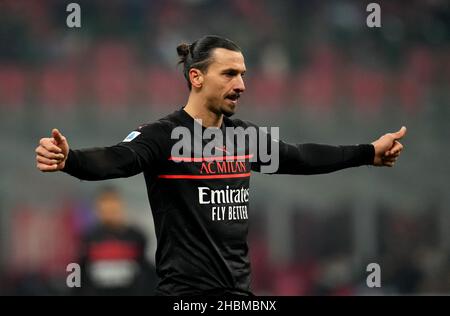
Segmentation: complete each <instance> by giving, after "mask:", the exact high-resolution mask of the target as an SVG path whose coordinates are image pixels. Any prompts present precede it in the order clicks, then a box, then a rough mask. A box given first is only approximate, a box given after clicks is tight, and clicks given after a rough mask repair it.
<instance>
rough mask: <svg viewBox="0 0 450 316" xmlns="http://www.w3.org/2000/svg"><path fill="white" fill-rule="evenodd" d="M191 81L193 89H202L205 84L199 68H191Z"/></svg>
mask: <svg viewBox="0 0 450 316" xmlns="http://www.w3.org/2000/svg"><path fill="white" fill-rule="evenodd" d="M189 80H190V81H191V85H192V87H193V88H201V87H202V84H203V80H204V77H203V73H202V72H201V70H199V69H197V68H191V69H190V70H189Z"/></svg>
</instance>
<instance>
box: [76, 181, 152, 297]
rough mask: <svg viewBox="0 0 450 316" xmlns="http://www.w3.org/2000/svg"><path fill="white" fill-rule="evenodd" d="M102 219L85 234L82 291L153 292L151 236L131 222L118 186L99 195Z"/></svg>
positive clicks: (79, 289) (81, 252)
mask: <svg viewBox="0 0 450 316" xmlns="http://www.w3.org/2000/svg"><path fill="white" fill-rule="evenodd" d="M95 210H96V215H97V219H98V222H97V223H96V225H95V226H94V227H92V228H91V229H90V230H89V231H88V232H87V234H85V235H84V236H83V240H82V243H81V249H80V250H81V251H80V264H81V273H82V286H81V287H80V288H75V290H76V292H75V294H79V295H150V294H153V291H154V287H155V286H156V276H155V275H154V268H153V266H152V265H151V264H150V262H148V260H147V259H146V257H145V251H146V248H147V238H146V237H145V236H144V235H143V234H142V233H141V232H140V231H139V230H137V229H136V228H134V227H133V226H131V225H130V224H129V223H127V220H126V216H125V210H124V205H123V201H122V198H121V196H120V194H119V192H118V191H117V190H115V189H114V188H112V187H109V186H108V187H104V188H102V189H101V191H100V192H99V193H98V194H97V196H96V199H95Z"/></svg>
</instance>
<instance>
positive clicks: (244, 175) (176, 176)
mask: <svg viewBox="0 0 450 316" xmlns="http://www.w3.org/2000/svg"><path fill="white" fill-rule="evenodd" d="M248 177H250V172H249V173H235V174H219V175H189V174H160V175H159V176H158V178H161V179H231V178H248Z"/></svg>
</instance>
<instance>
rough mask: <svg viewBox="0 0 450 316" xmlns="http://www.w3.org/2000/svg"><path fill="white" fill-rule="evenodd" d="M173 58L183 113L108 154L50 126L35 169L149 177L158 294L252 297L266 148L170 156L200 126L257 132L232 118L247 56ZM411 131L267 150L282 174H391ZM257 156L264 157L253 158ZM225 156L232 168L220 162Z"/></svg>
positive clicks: (215, 49)
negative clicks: (252, 196) (258, 186)
mask: <svg viewBox="0 0 450 316" xmlns="http://www.w3.org/2000/svg"><path fill="white" fill-rule="evenodd" d="M177 53H178V55H179V57H180V64H182V65H183V74H184V77H185V79H186V81H187V84H188V88H189V91H190V93H189V98H188V100H187V103H186V105H185V106H184V107H182V108H181V109H179V110H177V111H175V112H174V113H172V114H170V115H168V116H166V117H164V118H162V119H160V120H158V121H156V122H153V123H150V124H144V125H141V126H140V127H139V128H137V129H136V130H135V131H133V132H131V133H130V134H129V135H128V136H127V137H126V138H125V139H124V140H123V141H122V142H121V143H119V144H117V145H115V146H110V147H103V148H90V149H84V150H72V149H69V144H68V141H67V139H66V138H65V137H64V136H63V135H62V134H61V133H60V132H59V131H58V130H57V129H53V130H52V136H51V137H49V138H42V139H41V140H40V144H39V146H38V147H37V148H36V154H37V156H36V162H37V168H38V169H39V170H41V171H43V172H53V171H60V170H61V171H64V172H66V173H68V174H70V175H72V176H74V177H77V178H79V179H83V180H91V181H95V180H105V179H113V178H122V177H130V176H134V175H137V174H139V173H141V172H144V176H145V180H146V185H147V192H148V197H149V201H150V204H151V207H152V212H153V216H154V219H155V230H156V235H157V240H158V245H157V252H156V269H157V272H158V276H159V277H160V282H159V284H158V287H157V292H156V293H157V294H158V295H193V294H196V295H208V294H210V295H227V294H228V295H229V294H238V295H252V292H251V289H250V279H251V276H250V262H249V258H248V245H247V232H248V213H247V209H248V202H249V185H250V173H251V171H257V172H260V171H261V170H264V169H262V168H264V164H265V163H266V162H267V161H262V160H263V159H261V149H260V150H255V151H254V152H253V151H251V150H254V149H255V148H251V147H253V146H251V145H250V144H249V140H248V139H246V140H245V141H246V143H245V145H244V146H242V148H236V146H234V147H233V148H230V147H231V146H230V147H225V146H223V144H227V145H228V143H227V142H226V140H225V141H223V139H221V141H222V142H221V144H222V146H220V147H218V146H216V147H215V150H214V152H215V154H213V156H212V157H205V158H202V157H197V156H196V154H198V152H197V150H196V148H195V147H197V146H195V145H194V146H193V147H190V148H188V149H187V151H188V152H184V154H189V157H188V158H186V157H175V156H173V155H172V149H173V148H174V146H175V145H176V144H177V139H174V137H173V136H172V134H173V131H174V130H175V128H177V127H182V128H183V130H186V129H187V130H188V131H189V132H190V133H192V134H194V137H195V134H196V132H195V130H198V129H200V131H203V130H204V129H209V131H211V130H219V129H220V130H221V133H222V136H223V135H226V134H227V133H226V130H227V129H228V128H236V129H238V128H244V129H246V128H250V127H255V126H254V125H253V124H251V123H248V122H245V121H241V120H238V119H231V118H230V117H231V116H232V115H234V113H235V112H236V110H237V108H238V100H239V98H240V97H241V95H242V94H243V93H244V91H245V85H244V79H243V76H244V74H245V72H246V67H245V63H244V56H243V54H242V52H241V49H240V48H239V47H238V46H237V45H236V44H235V43H233V42H232V41H230V40H228V39H225V38H223V37H219V36H204V37H202V38H200V39H198V40H197V41H195V42H193V43H192V44H186V43H183V44H180V45H179V46H178V47H177ZM199 120H201V121H199ZM192 134H191V136H192ZM405 134H406V128H405V127H403V128H402V129H401V130H399V131H398V132H395V133H388V134H386V135H384V136H382V137H380V138H379V139H377V140H376V141H374V142H372V143H371V144H360V145H347V146H332V145H322V144H288V143H285V142H282V141H278V140H276V139H272V138H271V137H270V135H269V137H268V139H267V143H268V146H267V147H268V148H267V149H270V150H273V149H274V148H277V149H278V148H279V150H278V151H277V154H278V156H279V157H278V161H279V167H278V169H277V171H275V172H274V173H277V174H297V175H299V174H304V175H310V174H323V173H330V172H333V171H337V170H341V169H345V168H350V167H358V166H363V165H375V166H388V167H392V166H394V164H395V162H396V160H397V158H398V157H399V155H400V153H401V151H402V149H403V145H402V144H401V143H400V142H399V140H400V139H401V138H402V137H403V136H404V135H405ZM191 136H189V137H191ZM200 136H201V135H200ZM235 136H236V135H235ZM219 138H220V137H219ZM203 141H205V139H202V140H201V143H200V144H201V145H200V146H201V147H203V146H204V147H205V148H206V147H207V146H208V145H209V142H206V145H205V143H203ZM215 141H217V139H215ZM258 141H261V139H258V140H257V143H258ZM263 141H266V140H263ZM195 142H196V141H195V140H194V143H195ZM189 144H190V146H192V145H193V144H192V143H191V142H190V141H189ZM258 147H260V148H261V147H264V146H263V145H260V144H258ZM201 149H202V150H203V148H201ZM258 153H259V155H258ZM192 154H193V155H194V156H192ZM253 156H255V157H257V158H258V159H256V161H250V157H253ZM224 157H225V160H227V164H226V165H224V164H222V163H220V161H223V160H224ZM205 159H206V160H205ZM238 160H240V161H238ZM229 164H232V167H229ZM221 196H222V197H223V198H222V199H221ZM225 197H226V198H225ZM226 211H228V212H227V213H225V212H226ZM219 212H220V214H219Z"/></svg>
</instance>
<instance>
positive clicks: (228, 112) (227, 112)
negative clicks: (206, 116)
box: [222, 108, 236, 117]
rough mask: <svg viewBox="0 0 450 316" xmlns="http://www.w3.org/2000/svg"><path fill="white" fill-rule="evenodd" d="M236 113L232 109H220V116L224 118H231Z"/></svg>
mask: <svg viewBox="0 0 450 316" xmlns="http://www.w3.org/2000/svg"><path fill="white" fill-rule="evenodd" d="M235 112H236V111H235V110H234V109H229V108H224V109H222V114H223V115H224V116H226V117H231V116H233V115H234V113H235Z"/></svg>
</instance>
